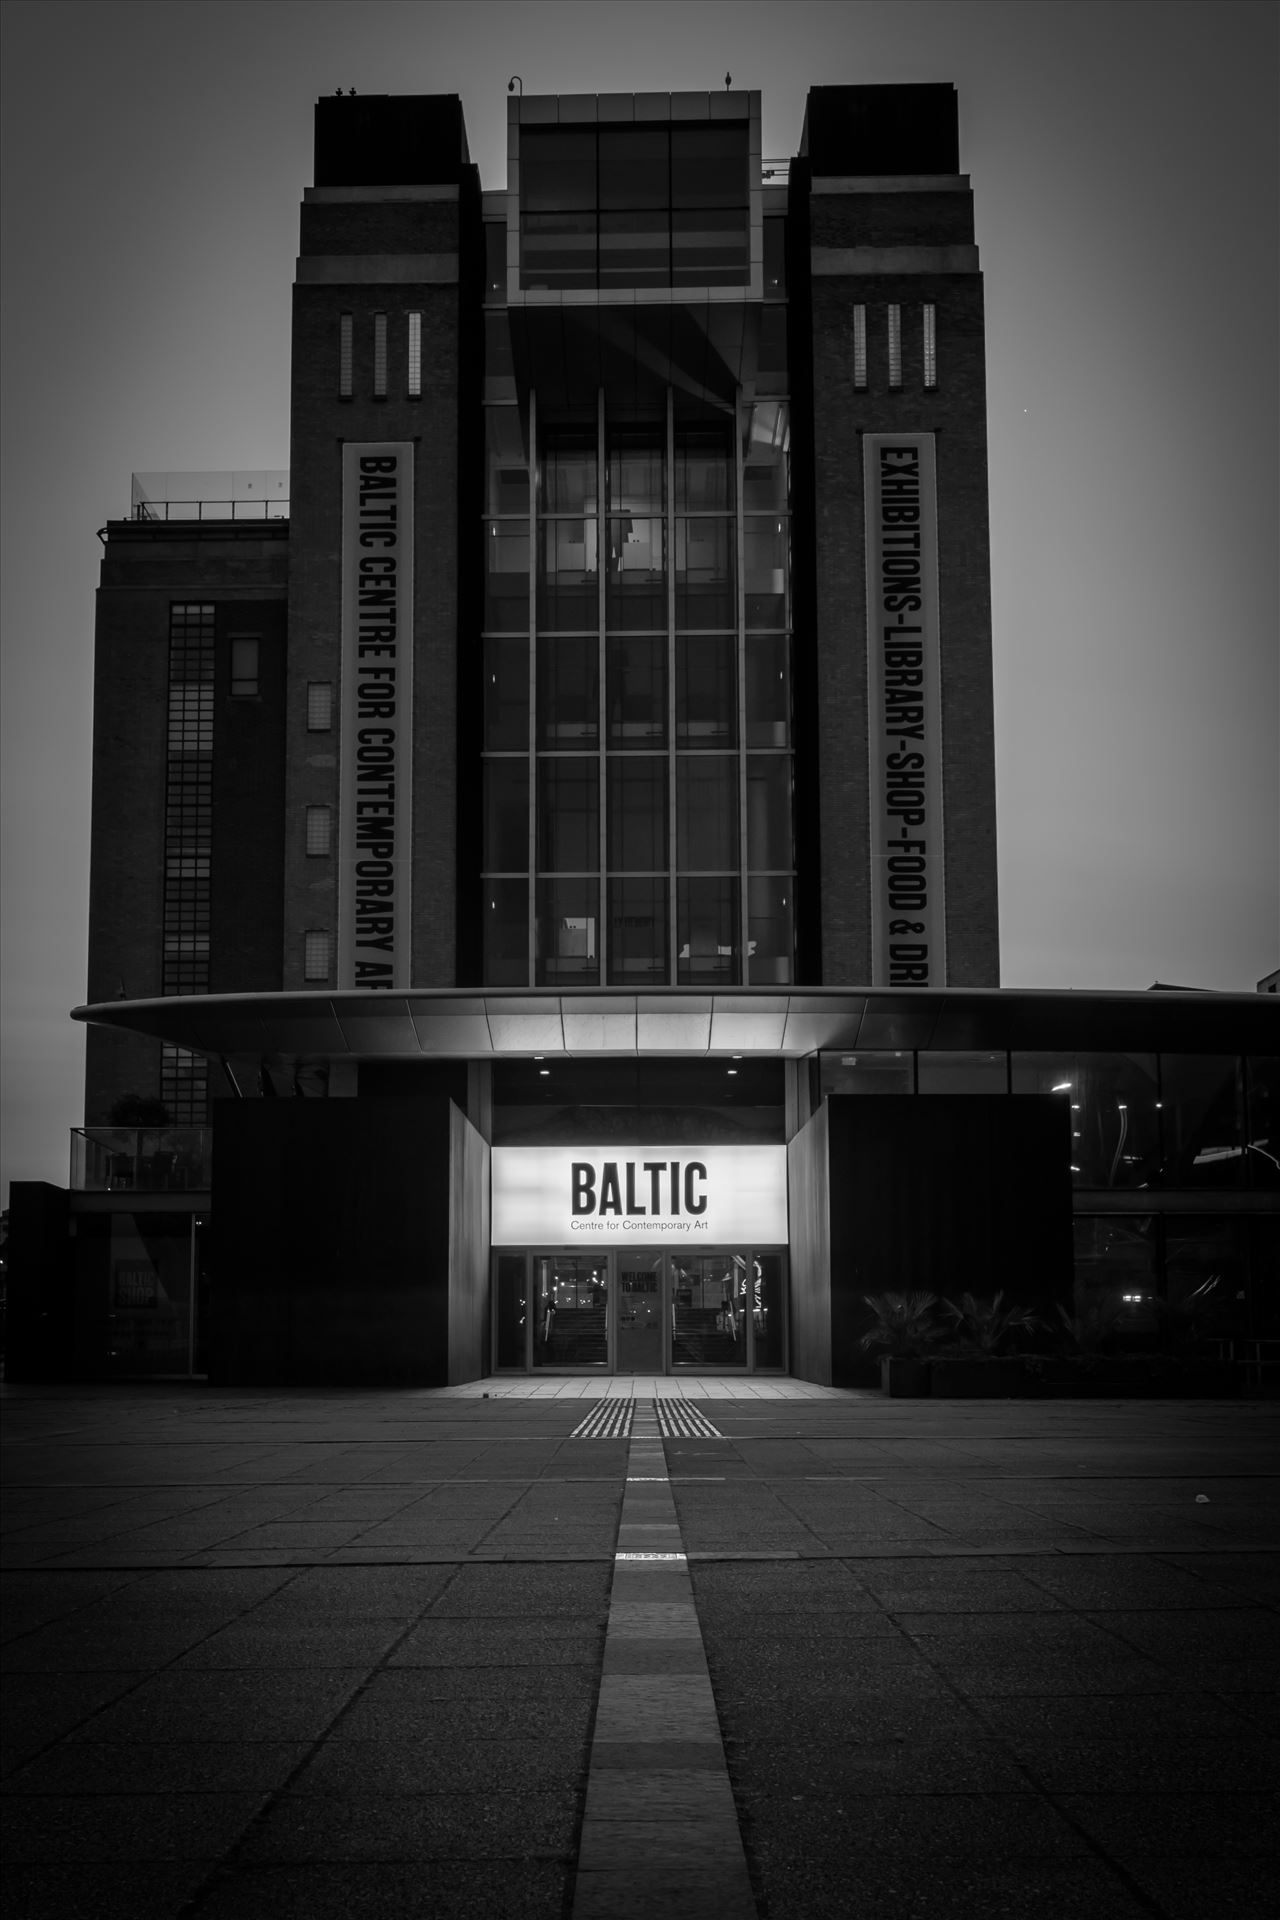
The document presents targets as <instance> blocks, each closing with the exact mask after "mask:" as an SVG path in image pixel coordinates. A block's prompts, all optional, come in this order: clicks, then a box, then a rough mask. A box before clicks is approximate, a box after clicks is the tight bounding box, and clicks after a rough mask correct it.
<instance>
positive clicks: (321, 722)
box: [307, 680, 333, 733]
mask: <svg viewBox="0 0 1280 1920" xmlns="http://www.w3.org/2000/svg"><path fill="white" fill-rule="evenodd" d="M332 726H333V682H332V681H331V680H311V681H309V682H308V684H307V732H308V733H328V732H329V730H330V728H331V727H332Z"/></svg>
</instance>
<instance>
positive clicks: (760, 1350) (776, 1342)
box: [751, 1253, 785, 1367]
mask: <svg viewBox="0 0 1280 1920" xmlns="http://www.w3.org/2000/svg"><path fill="white" fill-rule="evenodd" d="M751 1266H752V1283H751V1332H752V1336H753V1340H754V1352H753V1355H752V1358H753V1359H754V1361H755V1364H756V1366H757V1367H780V1366H781V1365H782V1364H783V1351H784V1349H783V1333H784V1313H785V1306H784V1300H783V1287H782V1255H781V1254H780V1253H758V1254H756V1256H755V1258H754V1260H753V1261H752V1263H751Z"/></svg>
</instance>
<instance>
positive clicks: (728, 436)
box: [675, 423, 733, 513]
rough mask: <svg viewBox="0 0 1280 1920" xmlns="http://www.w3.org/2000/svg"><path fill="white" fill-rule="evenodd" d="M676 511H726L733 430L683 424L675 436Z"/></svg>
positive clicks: (728, 507) (730, 485) (730, 498)
mask: <svg viewBox="0 0 1280 1920" xmlns="http://www.w3.org/2000/svg"><path fill="white" fill-rule="evenodd" d="M675 462H676V475H675V480H676V512H677V513H727V512H729V511H731V509H732V507H733V430H732V428H731V427H730V426H729V425H728V424H726V425H724V426H723V427H720V426H707V427H692V426H690V427H686V426H682V425H680V424H679V423H677V426H676V436H675Z"/></svg>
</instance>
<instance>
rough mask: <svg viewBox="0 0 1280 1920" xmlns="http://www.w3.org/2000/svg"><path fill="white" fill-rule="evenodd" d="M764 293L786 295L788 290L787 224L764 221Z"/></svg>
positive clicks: (767, 296)
mask: <svg viewBox="0 0 1280 1920" xmlns="http://www.w3.org/2000/svg"><path fill="white" fill-rule="evenodd" d="M761 225H762V226H763V228H764V293H765V299H766V300H767V299H768V298H769V296H770V295H771V294H784V293H785V292H786V290H787V223H786V221H785V220H764V221H762V222H761Z"/></svg>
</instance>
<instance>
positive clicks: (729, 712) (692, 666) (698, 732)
mask: <svg viewBox="0 0 1280 1920" xmlns="http://www.w3.org/2000/svg"><path fill="white" fill-rule="evenodd" d="M737 651H738V647H737V641H736V640H735V639H734V637H733V635H732V634H731V633H681V634H677V635H676V739H677V741H678V742H679V744H680V745H681V746H699V747H731V746H733V745H735V744H736V741H737V736H738V697H737V684H736V681H737V677H736V675H735V672H734V662H735V660H736V658H737Z"/></svg>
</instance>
